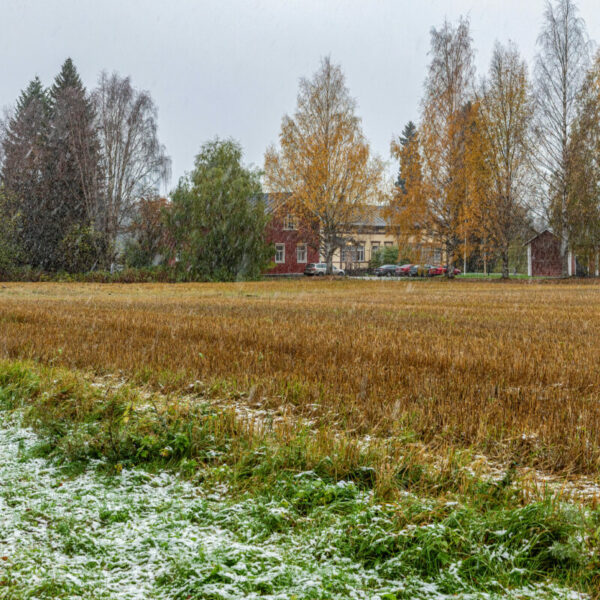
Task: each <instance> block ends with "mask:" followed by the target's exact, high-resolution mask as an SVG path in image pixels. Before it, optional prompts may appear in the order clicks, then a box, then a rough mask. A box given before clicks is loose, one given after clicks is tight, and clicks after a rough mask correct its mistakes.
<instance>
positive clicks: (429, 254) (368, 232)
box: [321, 206, 442, 270]
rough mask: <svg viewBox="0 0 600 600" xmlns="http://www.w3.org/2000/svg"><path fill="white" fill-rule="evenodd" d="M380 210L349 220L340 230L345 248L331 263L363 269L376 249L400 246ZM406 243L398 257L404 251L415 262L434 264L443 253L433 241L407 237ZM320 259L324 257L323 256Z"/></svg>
mask: <svg viewBox="0 0 600 600" xmlns="http://www.w3.org/2000/svg"><path fill="white" fill-rule="evenodd" d="M383 212H384V207H382V206H373V207H371V208H370V210H369V211H368V213H367V215H366V216H365V218H363V219H362V220H360V221H357V222H356V223H352V224H351V225H350V226H349V227H348V229H347V231H344V232H343V237H345V238H346V239H347V240H348V241H347V245H346V247H345V248H343V249H342V250H341V251H339V250H338V251H336V253H335V254H334V257H333V264H334V265H335V266H336V267H339V268H340V269H346V270H348V269H366V268H368V266H369V262H370V261H371V259H372V258H373V255H374V254H375V252H377V250H379V249H380V248H384V247H386V246H398V245H399V240H398V238H397V237H396V235H395V233H394V232H393V231H392V230H391V228H390V227H389V224H388V222H387V220H386V219H385V218H384V217H383ZM408 246H409V247H408V248H404V249H401V250H400V256H399V259H402V258H404V255H405V254H406V255H407V256H408V255H410V257H411V260H414V261H415V262H423V263H426V262H429V263H434V264H437V263H439V262H440V261H441V257H442V253H441V251H440V249H438V248H436V247H435V245H434V244H433V242H432V241H427V242H426V243H418V242H417V241H416V240H410V243H409V245H408ZM321 260H324V259H323V257H322V258H321Z"/></svg>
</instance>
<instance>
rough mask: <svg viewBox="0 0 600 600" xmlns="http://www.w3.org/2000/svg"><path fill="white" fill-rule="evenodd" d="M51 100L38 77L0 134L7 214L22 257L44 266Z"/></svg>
mask: <svg viewBox="0 0 600 600" xmlns="http://www.w3.org/2000/svg"><path fill="white" fill-rule="evenodd" d="M49 114H50V103H49V100H48V96H47V94H46V91H45V90H44V88H43V86H42V83H41V81H40V80H39V78H38V77H36V78H35V79H33V80H32V81H31V82H30V83H29V85H28V86H27V88H26V89H25V90H23V91H22V92H21V95H20V96H19V99H18V100H17V105H16V109H15V112H14V114H13V116H12V118H11V119H9V121H8V123H7V127H6V131H5V134H4V135H3V137H2V154H3V156H4V160H3V162H2V170H1V173H0V178H1V180H2V186H3V189H4V197H5V198H6V200H5V202H4V208H5V211H6V215H5V216H6V217H7V218H10V219H11V221H12V222H13V224H14V235H15V237H16V240H17V242H18V245H19V246H20V248H21V250H22V257H23V259H24V260H25V261H26V262H27V263H29V264H32V265H34V266H43V265H44V262H45V257H46V239H45V232H46V228H45V221H46V219H47V213H46V207H45V205H44V199H45V198H46V197H47V192H48V187H47V184H48V181H47V178H46V177H45V171H46V143H47V139H48V133H49Z"/></svg>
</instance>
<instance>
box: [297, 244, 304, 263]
mask: <svg viewBox="0 0 600 600" xmlns="http://www.w3.org/2000/svg"><path fill="white" fill-rule="evenodd" d="M296 262H298V263H305V262H306V244H298V245H297V246H296Z"/></svg>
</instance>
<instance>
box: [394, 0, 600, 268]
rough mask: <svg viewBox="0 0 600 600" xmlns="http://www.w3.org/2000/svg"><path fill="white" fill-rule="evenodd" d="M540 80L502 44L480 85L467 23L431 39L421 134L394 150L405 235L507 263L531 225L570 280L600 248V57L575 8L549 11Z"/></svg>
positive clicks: (398, 222)
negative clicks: (556, 245) (572, 257)
mask: <svg viewBox="0 0 600 600" xmlns="http://www.w3.org/2000/svg"><path fill="white" fill-rule="evenodd" d="M538 48H539V53H538V55H537V58H536V63H535V68H534V77H533V79H531V78H530V76H529V74H528V69H527V65H526V63H525V61H524V60H523V59H522V58H521V56H520V55H519V52H518V50H517V48H516V46H515V45H514V44H512V43H509V44H507V45H501V44H499V43H497V44H496V47H495V49H494V52H493V56H492V60H491V64H490V67H489V72H488V74H487V76H486V77H484V78H483V80H482V81H481V82H480V83H479V84H476V83H475V70H474V66H473V49H472V40H471V36H470V32H469V22H468V21H467V20H465V19H461V20H460V21H459V22H458V24H457V25H456V26H453V25H452V24H450V23H448V22H445V23H444V25H443V26H442V27H441V28H440V29H433V30H432V32H431V52H430V54H431V57H432V58H431V62H430V65H429V71H428V74H427V78H426V83H425V96H424V98H423V102H422V114H421V122H420V126H419V128H418V130H417V128H416V127H415V126H414V124H412V123H410V124H409V125H408V126H407V128H406V129H405V131H404V134H403V136H402V137H400V138H399V139H398V140H396V141H394V142H393V143H392V152H393V154H394V156H395V157H396V158H397V159H398V160H399V162H400V178H399V183H400V185H399V186H398V187H397V189H396V193H395V194H394V197H393V200H392V202H391V204H390V211H389V216H390V219H391V220H392V222H393V223H394V226H395V227H396V229H397V230H398V232H399V234H400V235H403V236H408V237H412V238H413V239H422V238H423V237H425V238H429V239H435V240H436V241H437V242H438V243H439V244H441V245H442V247H443V248H444V250H445V254H446V256H447V260H448V262H452V261H453V260H454V259H455V258H456V256H457V255H458V254H463V253H467V252H468V253H472V252H478V253H479V254H480V255H482V256H499V258H500V259H501V263H502V274H503V276H505V277H508V262H509V248H510V246H511V243H512V242H513V241H514V240H515V239H518V238H519V237H520V236H521V235H522V232H523V231H524V230H525V231H527V229H529V230H531V227H532V226H542V225H549V226H550V227H552V229H553V230H554V232H555V233H556V234H557V236H558V237H559V239H560V241H561V254H562V257H563V274H565V275H566V274H567V269H568V267H567V255H568V250H569V249H574V250H575V251H577V252H578V253H579V254H580V255H586V254H587V255H592V254H594V255H595V253H596V252H597V250H598V247H599V246H600V237H599V236H598V233H600V230H599V229H598V227H599V225H600V221H599V220H598V217H599V216H600V212H599V211H600V196H599V194H598V191H599V190H598V186H599V184H600V172H599V171H598V168H597V165H598V150H599V149H600V148H599V147H598V145H597V140H598V139H600V138H599V137H598V134H599V133H600V129H599V128H600V112H598V103H599V100H600V97H599V88H598V85H597V83H598V79H599V77H600V71H599V67H600V57H599V58H598V59H596V61H595V63H594V64H593V65H591V66H590V42H589V40H588V38H587V36H586V33H585V27H584V23H583V21H582V20H581V19H580V18H579V16H578V13H577V8H576V6H575V3H574V2H573V0H559V1H558V2H556V3H555V4H554V5H553V4H550V3H548V4H547V7H546V12H545V15H544V26H543V28H542V31H541V33H540V35H539V37H538Z"/></svg>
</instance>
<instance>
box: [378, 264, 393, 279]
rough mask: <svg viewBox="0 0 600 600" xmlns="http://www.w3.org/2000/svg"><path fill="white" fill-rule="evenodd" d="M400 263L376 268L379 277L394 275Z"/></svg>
mask: <svg viewBox="0 0 600 600" xmlns="http://www.w3.org/2000/svg"><path fill="white" fill-rule="evenodd" d="M397 268H398V265H381V266H380V267H377V268H376V269H375V275H377V277H394V276H395V275H396V269H397Z"/></svg>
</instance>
